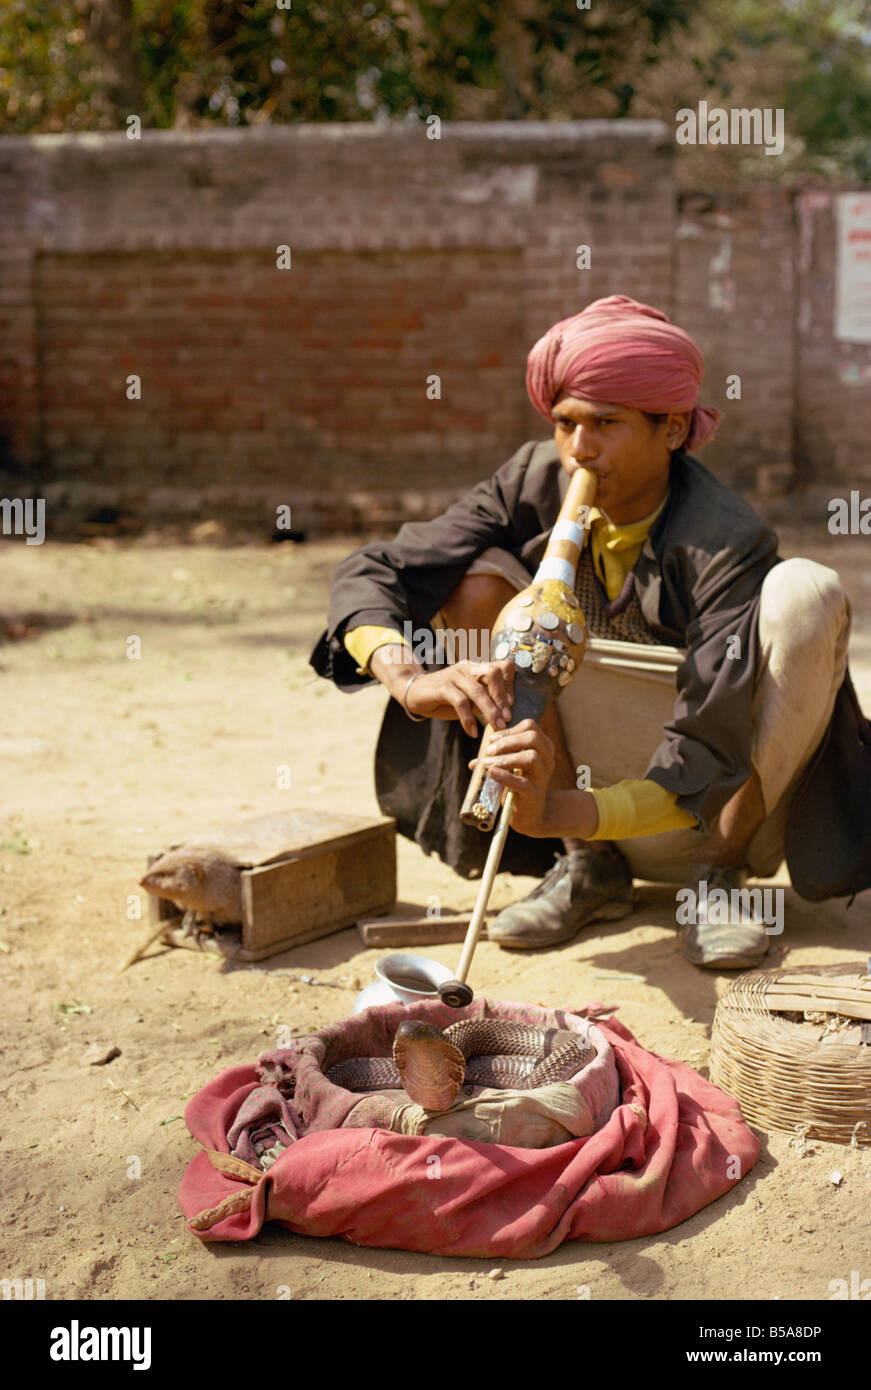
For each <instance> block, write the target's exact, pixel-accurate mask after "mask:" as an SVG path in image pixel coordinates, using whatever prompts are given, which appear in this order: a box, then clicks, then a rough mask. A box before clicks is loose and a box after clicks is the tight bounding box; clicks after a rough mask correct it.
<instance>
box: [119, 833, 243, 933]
mask: <svg viewBox="0 0 871 1390" xmlns="http://www.w3.org/2000/svg"><path fill="white" fill-rule="evenodd" d="M139 884H140V887H141V888H144V889H145V890H146V892H148V893H153V894H154V895H155V896H156V897H158V898H168V899H169V901H170V902H172V903H175V905H176V907H179V908H181V909H182V911H183V912H184V919H183V922H182V926H183V928H184V932H185V935H186V936H190V935H191V934H192V932H193V931H194V930H195V929H196V928H197V927H202V926H231V925H237V924H241V922H242V876H241V873H240V870H239V865H238V864H234V863H232V862H231V861H230V860H229V859H228V858H227V854H226V851H223V850H221V849H219V848H218V847H217V846H209V845H197V846H196V849H195V850H194V849H193V848H192V847H191V846H187V845H182V846H181V848H179V849H171V850H167V852H166V854H162V855H161V856H160V858H159V859H157V860H155V862H154V863H153V864H152V865H151V868H150V869H149V870H148V872H147V873H146V874H145V875H144V876H143V877H142V878H141V879H140V880H139Z"/></svg>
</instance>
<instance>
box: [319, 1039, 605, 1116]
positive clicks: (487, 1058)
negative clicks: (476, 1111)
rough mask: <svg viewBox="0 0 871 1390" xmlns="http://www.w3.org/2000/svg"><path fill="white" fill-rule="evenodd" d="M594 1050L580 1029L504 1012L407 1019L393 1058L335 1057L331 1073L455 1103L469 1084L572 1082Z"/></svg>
mask: <svg viewBox="0 0 871 1390" xmlns="http://www.w3.org/2000/svg"><path fill="white" fill-rule="evenodd" d="M595 1055H596V1050H595V1048H594V1047H593V1045H592V1043H590V1042H589V1040H588V1039H587V1038H586V1037H584V1036H583V1035H581V1034H578V1033H571V1032H569V1031H568V1030H566V1029H560V1028H535V1027H533V1026H532V1025H531V1024H525V1023H513V1022H511V1021H509V1020H504V1019H492V1018H486V1019H485V1018H481V1019H478V1018H473V1019H466V1020H464V1021H462V1022H460V1023H452V1024H451V1025H450V1027H449V1028H446V1029H445V1030H444V1031H443V1032H442V1031H441V1030H440V1029H438V1028H435V1027H434V1026H433V1025H432V1024H431V1023H423V1022H421V1021H420V1020H419V1019H405V1020H403V1022H402V1023H400V1025H399V1027H398V1028H397V1030H396V1034H395V1036H394V1039H393V1057H392V1058H390V1057H354V1058H351V1059H350V1060H348V1061H344V1062H336V1063H335V1064H334V1065H333V1066H331V1067H329V1068H328V1070H327V1073H326V1075H327V1080H328V1081H332V1082H333V1084H334V1085H336V1086H342V1087H344V1089H345V1090H346V1091H378V1090H385V1089H401V1090H404V1091H405V1093H406V1095H408V1096H409V1098H410V1099H411V1100H413V1101H415V1102H416V1103H417V1104H418V1105H420V1106H422V1108H423V1109H424V1110H427V1111H430V1112H438V1111H443V1110H449V1109H450V1108H451V1106H452V1105H453V1104H454V1102H455V1100H456V1098H457V1096H458V1095H459V1093H460V1090H461V1089H462V1087H463V1085H464V1084H466V1085H475V1086H494V1087H503V1088H505V1087H508V1088H512V1089H515V1090H532V1088H533V1087H535V1086H546V1085H548V1084H550V1083H551V1082H553V1081H567V1080H568V1079H569V1077H571V1076H574V1075H575V1073H576V1072H579V1071H581V1070H582V1069H583V1068H584V1067H585V1066H586V1065H587V1063H588V1062H590V1061H592V1059H593V1057H594V1056H595Z"/></svg>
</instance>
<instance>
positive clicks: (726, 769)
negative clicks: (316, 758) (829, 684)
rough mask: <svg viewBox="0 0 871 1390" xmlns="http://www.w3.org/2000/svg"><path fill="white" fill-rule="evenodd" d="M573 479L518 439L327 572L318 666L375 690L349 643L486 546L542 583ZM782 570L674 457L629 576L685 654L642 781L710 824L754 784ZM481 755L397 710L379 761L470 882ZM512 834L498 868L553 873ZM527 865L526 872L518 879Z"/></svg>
mask: <svg viewBox="0 0 871 1390" xmlns="http://www.w3.org/2000/svg"><path fill="white" fill-rule="evenodd" d="M568 481H569V480H568V475H567V473H566V472H565V470H564V469H563V468H562V466H561V464H560V461H559V455H558V453H557V449H556V445H555V444H554V443H553V442H552V441H547V442H545V443H535V442H531V443H527V444H524V445H523V446H522V447H521V448H520V449H518V450H517V452H516V453H515V454H514V455H513V457H512V458H511V459H509V460H508V462H507V463H505V464H503V466H502V467H501V468H499V469H498V470H497V471H496V472H495V473H494V474H493V475H492V476H491V477H489V478H486V479H484V480H483V481H482V482H480V483H479V484H478V485H477V486H476V487H474V488H472V489H471V491H470V492H468V493H467V494H466V495H465V497H463V498H461V499H460V500H459V501H457V502H455V503H454V504H453V505H452V506H451V507H449V508H448V510H447V511H446V512H445V513H444V514H443V515H442V516H440V517H437V518H435V519H434V520H433V521H428V522H412V523H408V524H406V525H404V526H402V527H401V528H400V530H399V532H398V534H397V536H396V538H395V540H393V541H390V542H382V541H377V542H373V543H372V544H369V545H365V546H363V547H361V548H360V549H359V550H357V551H355V552H354V553H353V554H352V555H349V556H348V558H347V559H346V560H343V561H342V563H341V564H340V565H338V566H337V568H336V571H335V574H334V576H333V583H332V588H331V601H330V613H329V620H328V627H327V629H326V631H325V632H324V633H322V634H321V637H320V639H319V641H318V643H317V645H316V647H315V649H314V651H313V652H312V655H311V665H312V666H313V667H314V669H315V670H316V671H317V672H318V674H320V675H322V676H325V677H326V678H327V679H330V680H333V681H334V682H335V684H336V685H337V686H338V687H339V688H340V689H342V690H355V689H358V688H359V687H361V686H362V685H365V684H370V683H371V681H372V679H373V678H372V677H368V676H360V675H358V674H357V673H356V665H355V662H354V660H353V658H352V657H351V656H350V655H349V653H348V652H347V650H346V648H345V646H344V643H343V641H342V638H343V635H344V633H345V632H346V631H347V630H348V629H349V628H351V627H355V626H357V625H359V624H363V623H374V624H379V625H383V626H390V627H392V626H396V627H399V628H400V629H401V628H402V627H403V624H404V623H405V622H407V621H410V622H411V624H412V626H413V628H414V629H418V628H421V627H424V628H425V627H426V625H427V624H428V623H429V620H430V619H431V618H432V616H433V615H434V614H435V613H436V612H437V611H438V610H439V609H440V608H441V606H442V605H443V603H444V602H445V600H446V599H447V597H448V596H449V594H450V593H451V592H452V591H453V590H454V589H455V588H456V586H457V585H458V584H459V582H460V580H461V579H462V577H463V575H464V574H465V572H466V570H467V569H468V567H469V565H470V564H471V562H472V561H473V560H474V559H475V557H476V556H478V555H480V554H481V552H482V551H484V550H486V549H487V548H488V547H489V546H499V547H501V548H502V549H505V550H509V551H511V553H512V554H514V555H515V556H517V558H518V559H519V560H520V561H521V563H522V564H523V565H525V566H526V568H527V569H528V570H529V571H530V572H531V573H534V571H535V569H536V566H537V564H538V562H539V560H540V559H541V557H542V555H543V553H544V550H545V547H546V545H547V540H548V536H549V534H550V530H551V527H552V525H553V522H554V520H555V518H556V516H557V513H558V511H559V508H560V504H561V502H562V500H563V498H564V497H565V493H566V490H567V488H568ZM778 559H779V557H778V555H777V537H776V535H775V534H774V532H773V531H772V530H771V529H770V528H769V527H768V526H766V525H765V523H764V522H763V521H762V520H761V519H760V517H759V516H758V515H757V514H756V512H755V511H754V510H753V508H752V507H750V506H749V504H748V503H746V502H745V501H744V500H743V499H742V498H741V497H740V496H738V494H737V493H735V492H733V491H732V490H731V488H728V487H726V486H725V484H723V483H721V482H720V481H719V480H718V479H717V478H715V477H714V475H713V474H712V473H710V472H709V471H708V470H707V469H706V468H705V467H704V466H703V465H702V464H700V463H699V462H698V461H697V460H696V459H694V458H692V457H691V456H690V455H689V454H687V453H685V452H684V451H683V450H678V451H676V452H675V453H674V454H673V455H672V465H671V478H670V487H669V497H668V501H667V503H666V506H665V507H664V508H663V511H662V512H661V513H660V515H659V517H658V518H657V520H656V521H655V523H654V525H653V527H652V528H651V531H650V534H649V536H648V538H647V540H646V542H645V544H644V548H643V550H642V552H641V555H640V557H639V559H638V561H637V563H636V565H635V578H636V592H637V594H638V597H639V601H640V604H641V608H642V611H643V613H644V617H645V619H646V620H647V623H648V624H649V626H650V628H651V629H652V631H653V634H654V636H655V637H656V638H657V639H658V640H659V641H661V642H663V643H665V644H668V645H672V646H676V647H685V648H686V649H687V655H686V658H685V660H684V661H683V662H682V664H681V666H680V668H679V670H678V674H677V696H676V700H675V705H674V711H673V715H672V718H671V721H670V722H669V723H668V724H667V725H666V727H665V728H664V730H663V738H662V741H661V743H660V744H659V746H658V747H657V749H656V750H655V752H654V754H653V756H652V758H651V761H650V765H649V767H648V770H647V773H646V776H647V777H648V778H650V779H651V780H653V781H656V782H658V783H659V784H660V785H661V786H662V787H664V788H665V789H666V790H668V791H671V792H674V793H676V795H677V800H678V804H679V805H680V806H682V807H683V808H685V809H686V810H688V811H690V812H691V813H692V814H693V815H695V816H696V817H697V818H698V820H699V822H700V824H701V825H702V826H703V827H704V828H708V827H709V826H710V825H711V823H712V822H713V821H714V820H715V819H716V817H717V815H718V814H719V812H720V810H721V809H722V807H723V806H724V805H725V803H726V802H727V801H728V800H729V798H730V797H731V796H732V795H733V793H734V792H735V791H737V790H738V788H739V787H740V786H742V785H743V783H744V782H745V781H746V780H747V778H748V776H749V775H750V734H751V705H752V699H753V690H754V686H755V683H756V676H757V665H758V653H757V640H756V639H757V626H758V617H759V593H760V589H761V587H762V581H763V579H764V578H765V575H766V574H767V573H768V571H769V570H770V569H771V568H772V566H773V565H775V564H777V563H778ZM730 638H732V639H736V638H737V639H738V640H737V642H735V641H732V642H729V641H728V640H727V639H730ZM730 651H731V652H733V653H734V652H739V653H740V656H738V657H737V658H736V657H734V656H730V655H729V653H730ZM850 708H851V706H850V702H849V701H843V700H839V703H838V706H837V707H836V716H837V717H839V718H841V719H842V720H843V718H844V717H846V718H847V719H848V721H849V717H850V714H849V710H850ZM847 733H848V740H849V729H848V731H847ZM474 746H475V745H474V742H473V741H472V740H469V739H468V737H467V735H465V734H464V733H463V731H462V729H461V727H460V725H459V724H458V723H456V722H454V721H451V722H445V721H438V720H431V721H429V720H428V721H425V722H424V723H423V724H416V723H412V722H411V721H409V720H408V719H407V717H406V716H405V714H404V713H403V711H402V710H401V709H399V706H398V705H396V703H395V702H394V701H391V703H390V706H388V711H387V714H386V716H385V721H384V725H383V726H382V732H381V737H380V739H379V746H378V751H377V754H376V789H377V791H378V796H379V801H380V802H381V804H382V807H383V808H385V809H387V808H388V807H390V808H392V809H390V810H389V814H394V815H397V820H398V824H399V828H400V830H401V831H402V833H405V834H410V835H411V836H412V838H414V839H416V840H417V841H418V843H420V844H421V845H422V846H423V848H424V849H425V850H427V851H428V852H431V851H435V852H436V853H438V854H440V856H441V857H442V858H445V859H446V861H447V862H448V863H450V864H452V865H453V867H454V868H456V869H457V871H458V872H461V873H467V874H471V873H473V872H474V871H475V869H476V868H479V867H480V865H481V863H482V862H483V856H484V854H485V852H486V837H484V836H481V835H480V834H479V832H478V831H476V830H474V829H472V830H471V831H469V830H468V829H467V827H461V829H460V830H458V829H457V827H456V825H454V824H453V821H454V820H456V819H458V816H457V813H458V811H459V805H460V802H461V801H462V797H463V794H464V792H465V785H466V784H467V782H468V777H469V772H468V768H467V766H466V763H467V761H468V758H469V757H471V756H473V755H474ZM457 798H459V799H457ZM462 832H465V834H463V833H462ZM513 838H514V842H515V843H514V844H513V845H512V844H511V840H512V837H511V836H509V845H507V846H506V857H505V859H504V860H503V863H504V864H505V867H507V868H513V871H514V872H539V871H540V870H539V868H538V865H539V864H541V865H543V867H545V868H546V867H547V865H548V863H549V862H550V861H551V859H552V853H553V847H554V846H555V845H556V846H557V847H558V846H559V842H554V841H531V840H529V839H528V837H523V836H514V837H513ZM524 840H525V841H526V843H525V845H520V844H518V843H517V842H519V841H524ZM482 842H483V843H482ZM518 856H519V859H518ZM519 862H523V863H524V864H526V863H528V864H529V865H530V867H520V868H518V867H516V865H517V864H518V863H519ZM869 882H871V871H869Z"/></svg>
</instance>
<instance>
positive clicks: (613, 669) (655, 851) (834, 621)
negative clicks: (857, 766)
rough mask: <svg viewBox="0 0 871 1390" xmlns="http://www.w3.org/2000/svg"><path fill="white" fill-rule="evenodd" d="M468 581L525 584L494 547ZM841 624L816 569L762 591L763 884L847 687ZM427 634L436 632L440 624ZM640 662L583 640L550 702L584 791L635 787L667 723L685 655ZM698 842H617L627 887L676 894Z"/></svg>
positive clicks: (844, 615) (758, 747)
mask: <svg viewBox="0 0 871 1390" xmlns="http://www.w3.org/2000/svg"><path fill="white" fill-rule="evenodd" d="M467 573H468V574H498V575H500V576H501V577H502V578H503V579H505V580H507V582H508V583H509V584H511V585H512V586H513V587H514V588H515V590H516V591H517V592H519V591H520V590H521V589H524V588H526V586H527V585H528V584H530V583H531V581H532V576H531V575H530V574H529V572H528V571H527V570H526V569H525V568H524V566H523V565H522V564H521V563H520V561H519V560H517V559H516V557H515V556H513V555H512V554H510V552H509V551H506V550H500V549H496V548H491V549H489V550H485V551H484V553H483V554H482V555H480V556H479V557H478V559H477V560H475V561H474V563H473V564H472V565H471V566H470V567H469V569H468V571H467ZM850 621H851V608H850V602H849V600H848V598H847V596H846V594H845V593H844V590H843V589H842V587H841V582H840V579H839V577H838V575H837V574H836V572H835V571H834V570H832V569H829V568H828V567H827V566H825V565H820V564H817V563H816V561H814V560H802V559H795V560H784V561H783V562H782V563H781V564H779V565H775V567H774V569H772V570H770V571H769V573H768V575H767V576H766V577H765V580H764V581H763V584H762V592H761V596H760V610H759V637H758V641H759V657H760V660H759V678H758V682H757V685H756V690H755V693H754V697H753V707H752V727H751V758H752V761H753V765H754V767H755V768H756V770H757V772H758V773H759V779H760V782H761V785H762V795H763V798H764V801H765V807H766V812H767V815H766V819H765V821H764V822H763V824H762V825H761V826H760V828H759V830H758V832H757V833H756V835H755V836H754V838H753V840H752V841H751V843H750V846H749V848H748V852H747V868H748V869H749V871H750V872H751V873H752V874H753V875H755V876H758V877H762V878H768V877H770V876H771V875H773V874H775V873H776V872H777V870H778V868H779V866H780V864H781V863H782V861H783V857H784V835H785V831H786V821H787V817H788V814H789V807H790V803H791V800H792V797H793V795H794V793H795V789H796V786H797V784H798V782H799V781H800V779H801V775H802V773H803V771H804V769H805V767H806V766H807V764H808V762H809V761H810V759H811V757H812V756H813V754H814V752H815V751H816V749H817V747H818V746H819V744H820V742H821V740H822V737H823V735H824V733H825V731H826V728H827V727H828V724H829V721H830V719H831V717H832V710H833V709H834V705H835V697H836V695H837V692H838V688H839V686H840V685H841V682H842V681H843V679H844V673H845V671H846V667H847V644H848V640H849V635H850ZM433 627H434V628H443V627H444V621H443V619H442V617H441V614H438V615H437V616H436V618H435V619H434V621H433ZM637 658H638V660H637V662H635V661H633V659H632V651H631V648H630V647H628V645H627V644H626V643H623V642H619V643H610V642H606V641H602V640H591V641H590V642H589V643H588V652H587V654H586V655H585V658H584V663H583V665H582V667H581V670H580V672H579V674H578V677H577V678H576V679H575V680H574V681H572V682H571V683H570V684H569V685H568V686H567V687H566V690H565V693H564V694H563V695H561V696H560V698H559V699H558V700H557V705H556V708H557V711H558V713H559V716H560V722H561V724H562V729H563V735H564V737H565V741H566V747H567V749H568V752H569V757H570V758H571V760H572V763H573V765H574V766H575V767H577V768H581V767H590V768H591V769H592V773H591V782H592V785H593V786H596V785H607V784H608V783H609V782H616V781H620V780H621V779H622V778H638V777H643V775H644V771H645V769H646V767H647V765H648V762H649V759H650V757H651V755H652V754H653V752H654V750H655V748H656V746H657V745H658V744H659V743H660V742H661V739H662V727H663V724H664V723H665V722H666V720H667V719H668V718H669V716H670V713H671V704H672V701H673V699H674V694H675V683H674V674H675V672H676V671H677V668H678V666H679V665H680V662H681V660H682V659H683V653H682V652H679V651H677V650H676V649H675V648H674V647H663V646H655V647H654V646H650V647H646V646H639V647H638V648H637ZM617 711H619V715H618V714H617V713H616V712H617ZM621 734H622V737H621ZM600 750H604V753H603V752H601V751H600ZM597 756H598V757H599V765H598V766H597V762H596V758H597ZM705 838H706V837H705V835H704V833H703V832H702V831H701V830H700V829H689V830H669V831H666V832H665V833H663V834H660V835H644V836H638V837H636V838H633V839H630V840H618V841H617V842H616V843H617V844H618V845H619V847H620V849H621V850H622V852H623V853H624V855H625V856H626V858H627V860H628V861H629V865H630V868H631V869H632V873H633V874H634V875H635V877H636V878H645V879H649V880H652V881H654V882H659V883H684V882H685V881H686V879H687V877H688V876H689V873H690V865H691V864H692V863H693V861H694V860H698V859H699V858H700V857H701V855H700V848H701V845H702V842H703V841H704V839H705Z"/></svg>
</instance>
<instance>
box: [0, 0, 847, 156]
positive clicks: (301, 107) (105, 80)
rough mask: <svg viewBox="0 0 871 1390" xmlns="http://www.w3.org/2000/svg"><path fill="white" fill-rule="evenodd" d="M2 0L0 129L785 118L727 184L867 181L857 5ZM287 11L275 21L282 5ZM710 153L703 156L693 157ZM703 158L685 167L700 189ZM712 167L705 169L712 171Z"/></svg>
mask: <svg viewBox="0 0 871 1390" xmlns="http://www.w3.org/2000/svg"><path fill="white" fill-rule="evenodd" d="M581 3H582V0H512V3H510V4H506V3H505V0H365V2H364V3H361V0H354V3H344V4H339V5H337V4H335V3H334V0H241V3H234V4H227V3H226V0H5V4H4V7H3V9H2V10H0V129H2V130H3V131H4V132H6V133H26V132H33V131H76V130H111V129H120V128H123V126H124V122H125V118H126V117H127V116H128V115H129V114H131V113H135V114H137V115H139V116H140V117H141V119H142V123H143V125H145V126H152V127H163V128H167V127H197V126H204V125H208V124H212V123H218V124H221V125H230V126H241V125H257V124H261V123H263V122H267V121H272V122H277V123H286V122H291V121H387V120H410V121H416V120H421V119H423V118H425V117H426V116H428V115H431V114H437V115H439V116H440V117H442V118H443V119H446V120H466V121H469V120H480V121H487V120H506V119H508V120H571V119H582V118H585V117H626V116H635V117H637V116H657V117H659V118H661V119H663V120H665V121H666V122H668V123H669V124H673V123H674V120H675V113H676V111H677V110H678V109H679V108H680V107H683V106H696V105H697V103H698V102H699V101H700V100H703V99H704V100H707V101H708V102H709V103H710V104H720V105H729V106H736V105H737V106H750V107H754V106H755V107H766V106H769V107H775V108H777V107H782V108H783V110H784V113H785V124H786V128H787V131H788V141H787V151H786V157H785V158H781V159H778V160H777V161H776V166H777V167H776V168H773V167H772V165H774V164H775V161H773V160H770V159H765V158H764V157H760V155H759V152H758V151H753V152H749V153H748V151H746V150H738V151H732V152H730V153H729V154H728V155H726V152H725V151H724V152H723V154H724V156H725V157H724V158H723V159H722V160H721V161H720V167H721V169H722V170H723V171H725V170H726V169H727V168H729V169H731V170H732V171H733V173H734V175H735V176H736V177H747V176H748V175H749V176H751V177H753V176H756V175H760V176H763V177H765V178H773V177H784V176H789V175H791V174H793V173H794V172H796V171H803V170H808V169H818V170H820V171H821V172H825V173H834V174H845V175H848V176H851V177H856V176H859V177H862V178H867V177H871V148H869V147H871V142H869V140H868V133H869V130H871V62H869V59H871V0H705V3H702V4H700V3H699V0H695V3H693V0H586V3H588V4H589V8H579V5H580V4H581ZM285 5H287V6H289V7H287V8H285ZM705 153H707V152H705ZM694 159H695V160H696V161H697V160H698V152H696V153H695V155H694V152H693V151H691V150H690V151H681V160H682V161H684V164H685V168H686V169H687V170H688V171H689V174H690V176H693V175H694V171H695V167H696V164H695V163H694ZM706 167H708V168H710V162H709V161H708V164H707V166H706Z"/></svg>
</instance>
